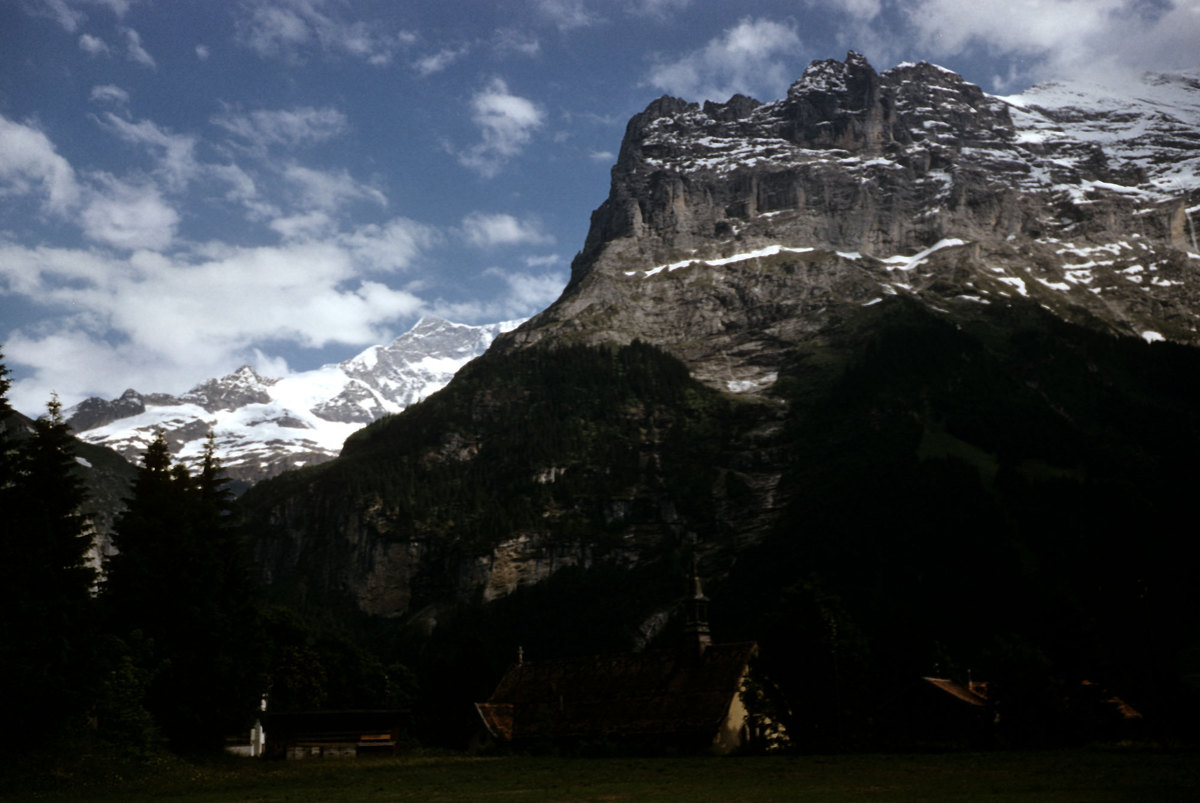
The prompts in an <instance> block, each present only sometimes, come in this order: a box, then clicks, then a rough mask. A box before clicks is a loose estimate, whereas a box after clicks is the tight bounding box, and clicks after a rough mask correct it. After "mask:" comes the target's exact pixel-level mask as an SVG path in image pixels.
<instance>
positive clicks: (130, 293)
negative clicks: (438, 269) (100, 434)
mask: <svg viewBox="0 0 1200 803" xmlns="http://www.w3.org/2000/svg"><path fill="white" fill-rule="evenodd" d="M435 242H436V234H435V233H434V232H433V230H432V229H430V228H429V227H427V226H424V225H423V224H420V223H416V222H414V221H410V220H407V219H403V218H397V219H393V220H390V221H388V222H387V223H385V224H382V225H368V226H362V227H359V228H356V229H354V230H352V231H349V232H343V233H340V234H337V235H333V236H328V237H325V238H323V239H314V240H303V241H296V242H285V243H283V244H281V245H278V246H274V247H257V248H254V247H236V246H222V247H220V248H214V249H212V250H211V252H210V253H207V254H204V255H200V256H190V257H189V256H187V255H185V254H181V253H171V252H168V251H166V250H159V251H153V250H135V251H132V252H131V253H129V254H128V255H127V256H124V257H121V256H116V255H114V254H113V253H112V252H107V251H96V250H84V249H70V248H49V247H35V248H30V247H25V246H21V245H16V244H11V243H6V242H3V241H0V286H4V287H5V288H6V291H7V292H10V293H16V294H20V295H23V296H26V297H28V298H29V299H30V302H31V303H34V304H37V305H40V306H44V307H54V308H58V309H61V310H63V311H64V314H63V315H60V316H58V317H57V318H56V319H55V322H54V323H46V324H43V325H42V327H41V328H38V329H36V330H33V331H20V330H18V331H15V332H11V333H7V338H6V342H5V351H6V357H7V358H8V359H9V360H10V361H13V362H16V363H21V364H23V365H30V366H36V372H35V373H34V375H33V376H32V377H30V378H28V379H26V380H24V381H23V382H22V383H18V384H19V385H20V387H19V388H18V387H17V386H16V385H14V393H13V394H12V398H13V400H14V402H17V406H18V409H27V408H28V407H33V408H36V407H37V406H38V405H40V404H41V403H42V402H43V401H44V400H45V397H46V394H47V392H48V390H49V389H50V388H53V387H61V388H68V387H69V388H78V389H79V390H80V392H81V393H84V394H87V393H98V394H101V395H109V396H111V395H116V394H118V393H120V392H121V391H122V390H123V389H124V388H123V387H118V386H116V385H120V384H121V383H122V382H124V381H126V378H127V377H129V376H137V377H138V380H137V381H138V382H139V383H143V382H144V383H146V384H145V385H144V386H143V387H142V389H146V390H150V389H176V388H177V389H183V388H185V387H188V386H190V384H192V383H194V382H195V381H196V379H197V378H198V377H203V376H216V375H220V374H221V373H223V372H227V371H229V370H231V369H232V368H234V367H236V365H238V364H239V363H241V362H246V361H248V360H249V358H250V357H251V356H252V352H254V351H255V349H257V348H259V347H260V346H259V344H261V343H263V342H272V341H273V342H288V343H294V344H297V345H300V346H303V347H310V348H320V347H323V346H326V345H328V344H330V343H345V344H352V345H355V346H360V345H365V344H369V343H373V342H380V340H382V339H383V338H385V337H386V336H387V334H388V333H389V332H390V331H392V330H393V329H394V328H395V322H396V321H397V320H399V319H403V318H408V317H411V316H413V315H415V314H417V313H419V312H421V311H422V310H423V309H424V308H425V306H424V304H423V302H422V301H421V299H420V298H419V297H417V296H416V295H414V294H413V293H412V292H410V291H409V290H407V289H403V288H399V289H397V288H393V287H390V286H388V285H387V284H386V283H385V282H383V281H381V280H380V279H378V278H374V277H376V276H380V275H387V274H389V273H394V272H396V271H403V270H406V269H408V268H409V267H410V266H411V265H412V264H413V263H414V262H415V261H416V260H418V259H419V258H420V256H421V255H422V254H423V253H424V252H425V250H426V249H427V248H428V247H429V246H431V245H432V244H433V243H435ZM78 310H84V311H85V312H74V311H78ZM260 356H261V352H260ZM114 365H121V366H123V370H122V377H121V378H114V377H113V376H112V375H111V374H112V366H114ZM114 383H116V385H114ZM180 383H186V384H183V385H182V386H181V385H180ZM77 400H78V399H66V398H64V401H67V402H68V403H70V402H72V401H77ZM23 404H24V405H26V406H25V407H23V406H22V405H23Z"/></svg>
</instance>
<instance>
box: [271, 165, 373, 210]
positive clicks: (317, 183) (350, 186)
mask: <svg viewBox="0 0 1200 803" xmlns="http://www.w3.org/2000/svg"><path fill="white" fill-rule="evenodd" d="M283 177H284V178H285V179H287V181H288V182H289V183H290V184H291V185H292V186H293V187H294V188H295V189H296V190H297V191H298V192H299V197H298V198H297V201H298V202H299V204H300V205H301V206H303V207H305V208H309V209H321V210H324V211H326V212H333V211H336V210H337V209H339V208H341V207H342V206H343V205H344V204H346V203H348V202H350V201H370V202H372V203H376V204H379V205H380V206H387V196H385V195H384V194H383V193H382V192H380V191H379V190H377V189H375V188H374V187H371V186H368V185H366V184H360V183H359V182H357V181H355V180H354V179H353V178H352V177H351V176H350V174H349V173H348V172H347V171H346V170H345V169H342V170H317V169H315V168H311V167H304V166H303V165H298V164H294V165H290V166H289V167H287V168H285V169H284V171H283Z"/></svg>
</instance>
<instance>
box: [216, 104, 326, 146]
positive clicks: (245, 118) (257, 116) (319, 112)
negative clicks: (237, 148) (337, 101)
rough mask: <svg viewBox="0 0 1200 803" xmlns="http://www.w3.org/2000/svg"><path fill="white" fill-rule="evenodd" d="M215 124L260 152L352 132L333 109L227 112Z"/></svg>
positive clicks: (309, 142)
mask: <svg viewBox="0 0 1200 803" xmlns="http://www.w3.org/2000/svg"><path fill="white" fill-rule="evenodd" d="M212 122H213V124H215V125H217V126H220V127H221V128H223V129H225V130H226V131H228V132H229V133H231V134H233V135H234V136H235V137H237V138H238V140H240V142H241V144H242V146H243V147H245V148H247V149H249V150H253V151H258V152H262V151H265V150H266V149H267V148H268V147H270V146H273V145H282V146H284V147H289V148H291V147H296V146H301V145H314V144H316V143H319V142H324V141H326V140H330V139H333V138H334V137H337V136H339V135H341V134H342V133H344V132H345V131H346V129H347V128H348V125H347V122H346V115H344V114H342V113H341V112H340V111H338V110H337V109H334V108H332V107H329V106H326V107H323V108H320V109H317V108H313V107H312V106H299V107H296V108H294V109H256V110H254V111H250V112H233V111H225V112H223V113H221V114H218V115H216V116H214V117H213V118H212Z"/></svg>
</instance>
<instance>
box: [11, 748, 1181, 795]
mask: <svg viewBox="0 0 1200 803" xmlns="http://www.w3.org/2000/svg"><path fill="white" fill-rule="evenodd" d="M118 774H119V773H118V772H116V771H114V770H112V769H111V768H110V770H109V772H107V773H106V774H104V775H103V777H102V779H100V780H93V781H91V782H88V781H85V780H83V779H81V778H79V777H73V778H64V777H59V778H56V779H51V778H44V779H43V781H42V783H39V784H37V785H38V786H41V787H42V788H41V789H40V790H37V789H29V788H26V789H23V790H20V791H19V792H18V791H15V790H11V789H10V790H7V791H8V794H4V795H0V798H3V799H8V800H46V801H76V800H112V801H140V800H170V801H197V802H198V801H221V802H222V803H225V802H226V801H247V802H249V801H254V803H274V801H289V802H297V803H298V802H300V801H339V800H346V801H394V800H421V801H470V800H489V801H506V802H507V801H525V800H585V801H586V800H591V801H622V800H637V801H646V800H678V801H688V803H697V802H698V801H705V800H721V801H755V800H787V801H808V800H811V801H841V800H862V799H875V800H911V801H967V800H969V801H1001V800H1026V801H1152V802H1154V803H1157V801H1171V800H1179V801H1192V800H1198V799H1200V754H1197V753H1195V752H1192V751H1175V752H1159V751H1116V750H1110V751H1101V750H1072V751H1046V752H1035V753H1025V752H995V753H953V754H930V755H838V756H800V757H753V758H655V759H636V758H604V759H584V758H540V757H523V756H513V757H503V758H470V757H465V756H458V755H427V754H418V755H411V756H405V757H401V758H394V759H392V758H377V759H366V760H358V761H353V760H343V761H332V760H330V761H303V762H299V761H298V762H264V761H256V760H253V759H236V760H235V759H231V760H225V761H212V762H186V761H180V760H167V761H165V762H164V763H162V764H160V765H158V766H156V767H154V768H151V769H145V768H143V769H142V770H141V771H140V772H138V773H136V774H135V775H136V777H133V778H130V779H120V778H118V777H117V776H118Z"/></svg>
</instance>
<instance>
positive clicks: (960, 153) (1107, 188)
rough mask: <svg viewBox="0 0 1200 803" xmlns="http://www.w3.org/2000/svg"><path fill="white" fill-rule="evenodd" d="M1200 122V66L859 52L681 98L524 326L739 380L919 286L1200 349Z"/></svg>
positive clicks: (753, 378)
mask: <svg viewBox="0 0 1200 803" xmlns="http://www.w3.org/2000/svg"><path fill="white" fill-rule="evenodd" d="M1198 121H1200V74H1196V75H1186V76H1185V75H1177V76H1158V75H1155V76H1147V77H1146V78H1145V79H1144V80H1143V81H1142V82H1141V83H1139V84H1137V85H1136V86H1134V87H1131V88H1126V89H1125V90H1123V91H1122V92H1121V93H1115V92H1114V91H1113V90H1104V89H1101V88H1099V87H1090V86H1083V85H1078V84H1075V85H1070V86H1067V85H1063V84H1049V85H1043V86H1038V87H1034V88H1033V89H1031V90H1030V91H1029V92H1027V93H1025V94H1023V95H1019V96H1013V97H1009V98H999V97H993V96H989V95H987V94H985V93H984V92H982V91H981V90H980V89H979V87H977V86H975V85H973V84H970V83H968V82H966V81H964V80H963V79H962V78H961V77H960V76H958V75H956V74H955V73H952V72H950V71H948V70H945V69H942V68H940V67H937V66H935V65H932V64H927V63H922V64H902V65H900V66H898V67H896V68H894V69H891V70H888V71H886V72H884V73H883V74H877V73H876V72H875V71H874V69H872V68H871V66H870V65H869V64H867V62H866V60H865V59H863V58H862V57H861V56H859V55H857V54H854V53H851V54H850V55H849V56H848V57H847V60H846V61H845V62H838V61H820V62H815V63H814V64H812V65H811V66H810V67H809V68H808V69H807V70H806V71H805V73H804V75H803V76H802V77H801V78H800V80H798V81H797V82H796V83H795V84H794V85H793V86H792V87H791V88H790V89H789V90H788V93H787V96H786V97H785V98H784V99H782V100H779V101H776V102H774V103H768V104H760V103H758V102H757V101H754V100H751V99H749V98H745V97H734V98H733V99H731V100H730V101H729V102H728V103H726V104H714V103H705V104H704V106H703V107H701V106H698V105H696V104H690V103H686V102H685V101H682V100H679V99H676V98H670V97H664V98H660V99H659V100H657V101H655V102H653V103H651V104H650V106H649V107H648V108H647V109H646V111H644V112H642V113H641V114H639V115H637V116H636V117H634V118H633V119H632V120H631V121H630V123H629V126H628V128H627V130H626V134H625V139H624V142H623V143H622V145H621V151H620V155H619V158H618V160H617V164H616V166H615V167H614V168H613V177H612V189H611V191H610V193H609V197H608V200H607V201H605V202H604V204H603V205H602V206H601V207H600V208H599V209H597V210H596V212H595V213H594V214H593V216H592V226H591V229H590V231H589V234H588V237H587V241H586V243H585V245H584V248H583V251H582V253H581V254H580V255H579V257H578V258H577V259H576V261H575V263H574V264H573V267H572V279H571V283H570V285H569V286H568V288H567V290H566V292H565V293H564V294H563V296H562V298H560V299H559V300H558V301H557V302H556V303H555V304H553V305H552V306H551V307H550V308H549V309H548V310H546V311H545V312H543V313H542V314H541V315H539V316H537V317H536V318H535V319H534V320H533V321H532V322H531V323H530V324H529V325H528V326H526V327H523V329H522V330H521V331H520V332H518V333H516V334H515V335H514V336H513V337H512V338H511V339H510V340H509V341H508V342H510V343H512V344H514V345H525V344H529V343H533V342H536V341H538V340H539V339H541V338H544V337H554V338H556V339H557V340H562V339H567V340H578V341H583V342H601V341H613V340H616V341H618V342H628V341H629V340H631V339H632V338H635V337H636V338H640V339H642V340H648V341H650V342H653V343H656V344H659V345H661V346H663V347H664V348H666V349H667V350H668V351H670V352H671V353H673V354H675V355H676V356H678V357H679V358H680V359H682V360H684V362H685V363H687V364H688V366H689V367H690V368H691V369H692V371H693V372H694V373H695V375H696V376H697V377H698V378H700V379H701V380H703V381H705V382H707V383H708V384H710V385H712V386H714V387H723V388H729V389H736V390H739V391H754V390H758V389H765V388H768V387H770V386H771V384H772V382H773V381H774V377H775V376H776V375H777V374H778V370H779V366H780V364H781V359H782V357H783V355H784V353H785V352H786V351H787V349H788V348H790V346H791V344H794V343H796V342H798V341H803V340H805V339H807V338H809V337H811V336H812V335H813V334H815V333H817V332H819V331H820V330H821V329H822V328H823V327H824V326H825V325H827V324H828V323H829V322H830V321H832V320H833V319H834V318H835V317H836V316H837V314H838V310H844V309H848V308H851V307H854V306H861V305H867V304H874V303H879V301H881V300H883V299H885V298H889V297H894V296H899V295H902V296H911V297H919V298H922V299H923V300H924V301H925V302H926V303H929V304H934V305H937V306H939V307H942V308H947V309H949V308H954V309H961V308H963V307H964V306H972V305H973V306H985V305H989V304H997V303H1000V304H1003V303H1006V302H1007V301H1008V300H1009V299H1013V298H1017V297H1020V298H1026V299H1029V300H1031V301H1033V302H1035V303H1037V304H1039V305H1042V306H1044V307H1046V308H1048V309H1050V310H1051V311H1053V312H1054V314H1055V315H1057V316H1059V317H1061V318H1063V319H1065V320H1069V321H1073V322H1077V323H1081V324H1084V325H1088V326H1095V327H1100V328H1102V329H1104V330H1106V331H1110V332H1113V333H1121V334H1131V335H1134V336H1138V337H1143V338H1147V339H1160V338H1166V339H1170V340H1175V341H1177V342H1182V343H1189V344H1195V343H1196V342H1197V337H1198V335H1197V323H1198V318H1197V315H1198V304H1200V295H1198V289H1200V288H1198V286H1197V283H1196V276H1197V268H1200V246H1198V245H1197V235H1198V232H1197V227H1198V226H1200V220H1196V221H1193V218H1194V217H1196V218H1200V129H1198ZM502 345H503V344H502Z"/></svg>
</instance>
